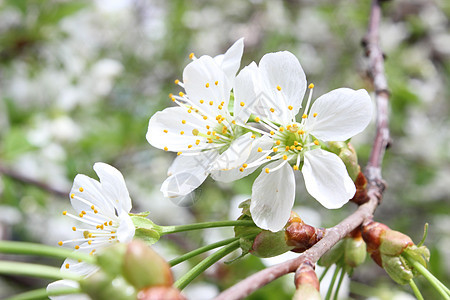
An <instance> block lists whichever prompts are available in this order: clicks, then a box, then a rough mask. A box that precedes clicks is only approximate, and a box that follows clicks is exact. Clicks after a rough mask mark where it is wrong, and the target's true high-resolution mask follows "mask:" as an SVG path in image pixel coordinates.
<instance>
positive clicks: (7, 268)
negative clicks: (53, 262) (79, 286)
mask: <svg viewBox="0 0 450 300" xmlns="http://www.w3.org/2000/svg"><path fill="white" fill-rule="evenodd" d="M0 274H5V275H25V276H32V277H41V278H50V279H69V280H75V281H79V280H80V279H81V276H79V275H77V274H74V273H70V272H61V271H60V270H59V268H55V267H50V266H44V265H37V264H29V263H22V262H12V261H0Z"/></svg>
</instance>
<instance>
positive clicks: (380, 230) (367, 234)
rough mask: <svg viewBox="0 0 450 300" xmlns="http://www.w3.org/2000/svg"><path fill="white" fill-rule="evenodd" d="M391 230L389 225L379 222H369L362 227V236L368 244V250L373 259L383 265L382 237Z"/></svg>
mask: <svg viewBox="0 0 450 300" xmlns="http://www.w3.org/2000/svg"><path fill="white" fill-rule="evenodd" d="M387 230H390V229H389V227H387V226H386V225H384V224H382V223H378V222H373V221H371V222H369V223H368V224H366V225H364V226H363V227H362V238H363V239H364V241H365V242H366V244H367V252H369V254H370V256H371V257H372V259H373V260H374V261H375V262H376V263H377V264H378V265H379V266H380V267H381V257H380V251H379V248H380V245H381V237H382V236H383V235H384V233H385V232H386V231H387Z"/></svg>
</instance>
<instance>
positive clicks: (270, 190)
mask: <svg viewBox="0 0 450 300" xmlns="http://www.w3.org/2000/svg"><path fill="white" fill-rule="evenodd" d="M280 163H284V161H283V162H273V163H270V164H268V165H267V166H266V167H267V168H269V169H272V168H274V167H276V166H278V165H279V164H280ZM294 200H295V178H294V171H293V170H292V167H291V166H290V165H289V164H288V163H285V164H284V166H283V167H281V168H280V169H278V170H276V171H273V172H270V173H268V174H267V173H266V172H265V170H263V171H262V172H261V174H260V175H259V176H258V178H256V180H255V182H254V183H253V188H252V201H251V204H250V212H251V214H252V218H253V221H255V224H256V225H258V227H260V228H262V229H267V230H270V231H273V232H276V231H279V230H281V229H282V228H283V227H284V226H285V225H286V222H287V221H288V220H289V216H290V214H291V209H292V206H293V205H294Z"/></svg>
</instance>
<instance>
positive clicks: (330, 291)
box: [325, 265, 341, 300]
mask: <svg viewBox="0 0 450 300" xmlns="http://www.w3.org/2000/svg"><path fill="white" fill-rule="evenodd" d="M340 269H341V268H340V266H338V265H336V270H334V274H333V278H332V279H331V283H330V286H329V287H328V291H327V295H326V296H325V300H330V298H331V293H332V292H333V287H334V283H335V282H336V278H337V275H338V274H339V270H340Z"/></svg>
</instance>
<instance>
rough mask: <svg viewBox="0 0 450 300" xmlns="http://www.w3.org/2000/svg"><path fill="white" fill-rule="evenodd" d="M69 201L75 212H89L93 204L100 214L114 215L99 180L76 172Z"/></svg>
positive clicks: (111, 205) (110, 203)
mask: <svg viewBox="0 0 450 300" xmlns="http://www.w3.org/2000/svg"><path fill="white" fill-rule="evenodd" d="M70 203H71V204H72V207H73V208H74V209H75V210H76V211H77V213H81V212H82V211H86V212H90V211H91V210H92V205H94V207H95V209H97V210H98V211H100V212H101V213H102V214H104V215H107V216H115V212H114V205H113V203H112V202H111V201H109V200H108V198H106V197H105V196H104V195H103V189H102V186H101V184H100V182H98V181H97V180H94V179H92V178H90V177H88V176H86V175H83V174H78V175H77V176H75V179H74V180H73V186H72V189H71V191H70Z"/></svg>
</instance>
